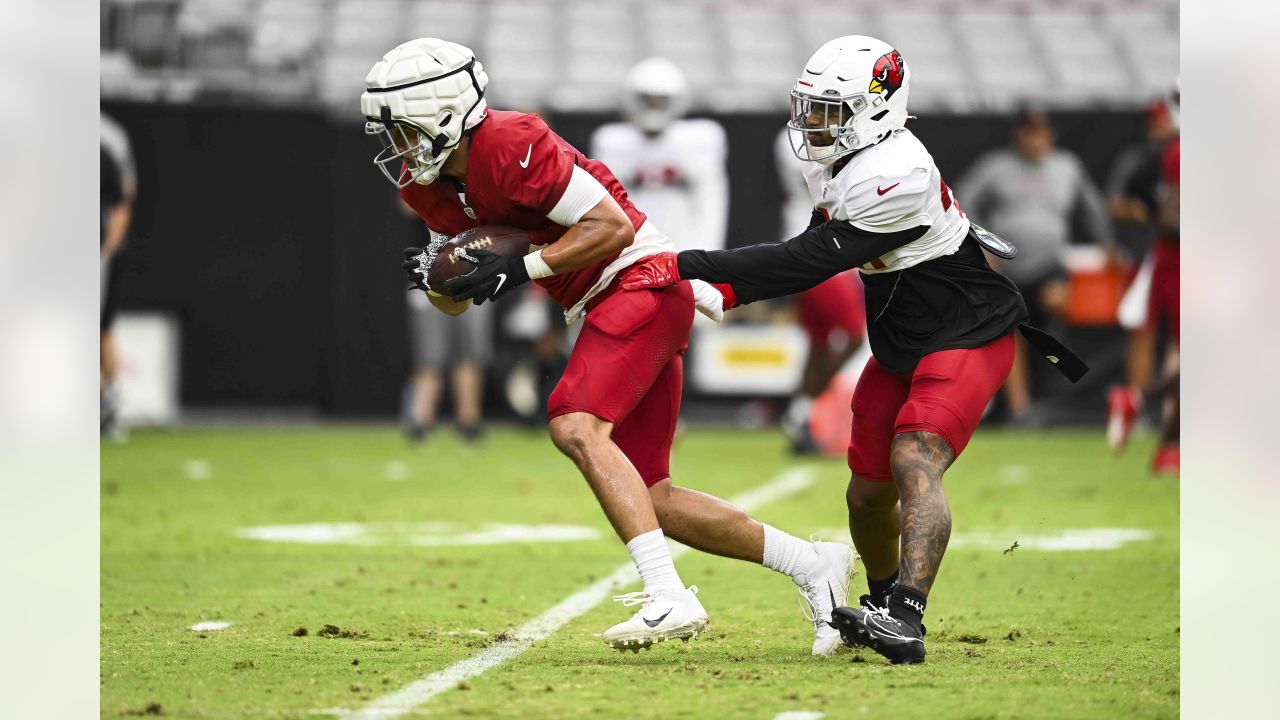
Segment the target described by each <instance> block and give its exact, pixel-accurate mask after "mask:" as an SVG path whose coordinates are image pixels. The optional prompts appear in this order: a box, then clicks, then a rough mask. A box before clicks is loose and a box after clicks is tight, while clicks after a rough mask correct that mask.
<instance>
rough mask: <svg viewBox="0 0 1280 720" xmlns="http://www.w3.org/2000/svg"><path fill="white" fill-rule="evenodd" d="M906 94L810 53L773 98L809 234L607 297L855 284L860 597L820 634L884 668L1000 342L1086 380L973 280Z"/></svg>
mask: <svg viewBox="0 0 1280 720" xmlns="http://www.w3.org/2000/svg"><path fill="white" fill-rule="evenodd" d="M910 77H911V75H910V72H909V70H908V69H907V65H906V62H905V61H904V60H903V58H902V56H901V54H900V53H899V52H898V51H897V50H894V49H893V47H891V46H889V45H888V44H886V43H884V42H882V41H880V40H877V39H875V38H871V37H866V36H863V35H850V36H846V37H842V38H837V39H835V40H832V41H831V42H828V43H827V44H825V45H823V46H822V47H821V48H819V49H818V51H817V52H816V53H814V55H813V57H812V58H810V60H809V62H808V63H807V64H806V65H805V69H804V70H803V71H802V73H801V75H800V77H799V79H798V80H797V81H796V85H795V86H794V88H793V89H792V91H791V95H792V112H791V121H790V123H789V127H790V128H791V134H792V140H793V141H792V147H793V150H794V151H795V153H796V155H797V156H799V157H800V159H801V160H805V161H808V162H806V163H805V170H804V173H805V180H806V182H807V183H808V187H809V194H810V196H811V197H812V199H813V203H814V205H815V209H816V210H817V211H818V212H819V213H820V217H818V218H815V221H814V224H813V225H812V226H811V227H810V228H809V229H808V230H806V231H805V232H803V233H801V234H800V235H798V236H796V237H794V238H792V239H790V240H787V241H785V242H780V243H765V244H760V245H751V246H748V247H740V248H735V249H732V250H721V251H714V252H708V251H705V250H687V251H684V252H681V253H679V254H678V255H671V254H666V255H662V256H660V257H658V258H655V259H654V260H653V261H651V262H649V263H647V264H646V265H644V266H643V267H641V268H638V269H637V271H636V273H635V274H634V275H633V276H631V277H628V278H625V279H624V281H623V287H624V288H628V287H631V288H641V287H665V286H667V285H669V284H670V283H672V282H680V281H682V279H684V280H687V279H694V278H696V279H703V280H707V281H710V282H716V283H727V284H728V285H729V287H728V288H725V289H724V291H723V292H724V293H725V297H726V299H727V301H728V302H729V303H730V304H732V303H735V302H737V303H748V302H754V301H756V300H763V299H766V298H771V297H778V296H781V295H787V294H792V293H797V292H802V291H805V290H807V289H809V288H811V287H813V286H815V285H817V284H818V283H821V282H823V281H825V280H827V279H828V278H830V277H832V276H833V275H836V274H838V273H840V272H843V271H845V270H849V269H851V268H858V270H859V272H861V273H862V276H863V290H864V295H865V299H866V312H867V318H868V323H869V327H868V337H869V339H870V343H871V350H872V355H873V357H872V359H871V360H869V361H868V362H867V365H866V368H865V369H864V370H863V372H862V375H861V377H860V378H859V380H858V385H857V389H856V390H855V391H854V395H853V403H852V411H853V431H852V437H851V438H850V442H849V468H850V470H851V471H852V478H851V480H850V482H849V488H848V492H847V494H846V502H847V504H848V508H849V531H850V534H851V535H852V537H853V541H854V545H855V546H856V547H857V548H858V552H859V554H860V555H861V556H862V558H863V561H864V563H865V565H866V570H867V583H868V589H869V590H870V592H869V593H868V594H867V595H864V596H862V599H861V603H860V604H861V607H858V608H850V607H841V608H836V610H835V611H833V613H832V622H833V624H834V625H835V626H836V627H837V628H838V629H839V630H840V632H841V635H842V636H843V637H844V640H845V642H846V643H847V644H849V645H851V646H861V645H867V646H870V647H872V648H873V649H874V650H876V651H877V652H879V653H880V654H882V655H884V656H885V657H888V658H889V659H890V660H892V661H893V662H895V663H918V662H923V661H924V658H925V651H924V625H923V622H922V621H923V618H924V612H925V606H926V603H927V599H928V595H929V591H930V589H931V588H932V587H933V584H934V581H935V579H936V578H937V575H938V570H939V568H940V566H941V564H942V557H943V554H944V553H945V552H946V549H947V541H948V540H949V539H950V537H951V509H950V506H949V505H948V504H947V498H946V494H945V493H944V492H943V489H942V476H943V473H945V472H946V470H947V469H948V468H949V467H950V466H951V464H952V463H953V462H955V460H956V458H957V457H958V456H959V455H960V453H961V452H962V451H963V450H964V448H965V446H966V445H967V444H968V442H969V439H970V438H971V437H972V436H973V432H974V430H975V429H976V427H977V425H978V421H979V420H980V419H981V417H982V413H983V410H984V409H985V408H986V406H987V403H988V402H990V400H991V397H992V396H993V395H995V393H996V391H997V390H998V389H999V388H1000V386H1001V384H1002V383H1003V382H1004V380H1005V378H1006V377H1007V376H1008V374H1009V369H1010V367H1011V365H1012V363H1013V331H1014V329H1019V330H1021V331H1022V334H1023V335H1024V336H1026V338H1027V340H1028V342H1029V343H1031V344H1032V345H1033V346H1034V347H1036V349H1037V350H1040V351H1041V352H1042V353H1043V354H1044V355H1045V356H1046V357H1047V358H1048V359H1049V360H1050V362H1053V363H1054V364H1055V365H1056V366H1057V367H1059V369H1061V370H1062V371H1063V372H1064V374H1066V375H1068V377H1069V378H1071V379H1073V380H1075V379H1078V378H1079V376H1080V375H1083V374H1084V372H1085V370H1086V369H1087V368H1085V367H1084V365H1083V363H1081V362H1080V360H1079V358H1077V357H1075V355H1074V354H1072V353H1071V352H1070V351H1069V350H1068V349H1067V348H1065V347H1063V346H1062V345H1061V343H1058V342H1057V341H1056V340H1053V338H1051V337H1049V336H1048V335H1046V334H1045V333H1043V332H1042V331H1040V330H1037V329H1035V328H1031V327H1029V326H1027V325H1026V324H1025V323H1026V320H1027V308H1026V304H1025V303H1024V302H1023V299H1022V295H1021V294H1019V292H1018V289H1017V287H1016V286H1015V285H1014V284H1013V283H1012V282H1011V281H1010V280H1008V279H1007V278H1005V277H1004V276H1002V275H1000V274H999V273H997V272H995V271H994V270H992V269H991V267H990V266H989V265H988V264H987V260H986V257H985V256H984V255H983V249H984V248H986V249H988V250H990V251H992V252H995V253H997V254H1000V255H1002V256H1003V257H1006V258H1008V257H1012V255H1013V253H1012V248H1010V247H1009V246H1008V245H1007V243H1004V242H1003V241H1002V240H1000V239H999V238H995V237H993V236H991V234H990V233H987V232H986V231H985V230H982V229H981V228H979V227H978V226H976V225H972V224H971V223H970V222H969V219H968V218H967V217H966V216H965V214H964V213H963V212H962V211H961V210H960V207H959V205H957V204H956V202H955V198H954V197H952V195H951V190H950V188H949V187H947V184H946V183H945V182H944V181H943V180H942V176H941V174H940V173H939V171H938V168H937V166H936V165H935V164H934V162H933V158H932V156H930V155H929V152H928V150H926V149H925V147H924V145H923V144H922V143H921V142H920V141H919V140H918V139H916V137H915V136H914V135H913V134H912V133H911V131H910V130H907V129H906V127H905V125H906V121H907V92H908V85H909V81H910ZM899 505H900V506H901V509H899Z"/></svg>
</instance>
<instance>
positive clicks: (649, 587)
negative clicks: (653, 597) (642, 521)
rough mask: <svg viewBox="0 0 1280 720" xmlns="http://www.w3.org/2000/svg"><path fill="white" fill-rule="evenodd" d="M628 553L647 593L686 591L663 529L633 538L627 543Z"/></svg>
mask: <svg viewBox="0 0 1280 720" xmlns="http://www.w3.org/2000/svg"><path fill="white" fill-rule="evenodd" d="M627 552H629V553H631V559H632V560H633V561H635V564H636V570H639V571H640V579H642V580H644V589H645V592H648V593H659V592H664V591H667V590H684V583H683V582H681V581H680V573H678V572H676V566H675V563H673V562H671V550H670V549H669V548H667V539H666V538H665V537H663V535H662V529H661V528H659V529H657V530H650V531H649V532H647V533H642V534H640V535H637V536H635V537H633V538H631V542H629V543H627Z"/></svg>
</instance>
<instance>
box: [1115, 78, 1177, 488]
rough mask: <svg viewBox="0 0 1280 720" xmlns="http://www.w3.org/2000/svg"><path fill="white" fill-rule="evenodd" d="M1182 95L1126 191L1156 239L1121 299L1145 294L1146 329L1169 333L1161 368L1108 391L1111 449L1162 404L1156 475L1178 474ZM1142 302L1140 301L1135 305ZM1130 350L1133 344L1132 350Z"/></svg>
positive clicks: (1173, 100) (1171, 101) (1170, 104)
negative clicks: (1168, 132) (1164, 133)
mask: <svg viewBox="0 0 1280 720" xmlns="http://www.w3.org/2000/svg"><path fill="white" fill-rule="evenodd" d="M1179 101H1180V95H1179V91H1178V90H1177V89H1176V88H1175V90H1174V92H1173V93H1171V95H1170V96H1169V98H1168V99H1167V100H1166V102H1165V107H1166V108H1167V112H1168V115H1169V121H1170V122H1171V124H1172V126H1173V132H1174V135H1173V137H1171V138H1169V139H1168V140H1166V141H1165V142H1164V143H1163V144H1162V145H1161V146H1160V149H1159V152H1158V153H1157V154H1156V155H1155V156H1154V157H1152V158H1151V162H1150V163H1149V164H1148V165H1144V166H1141V167H1140V168H1139V170H1138V171H1137V172H1135V173H1134V175H1135V180H1134V181H1133V183H1132V184H1131V186H1130V187H1129V188H1127V189H1128V190H1129V194H1130V195H1131V196H1132V197H1134V198H1135V200H1134V202H1136V203H1139V204H1140V209H1141V211H1142V215H1143V216H1145V217H1146V218H1148V219H1149V221H1150V222H1151V224H1152V226H1153V227H1154V228H1155V232H1156V236H1155V243H1154V244H1153V245H1152V248H1151V252H1150V253H1149V254H1148V256H1147V259H1146V260H1145V261H1144V263H1143V265H1144V268H1145V267H1146V266H1147V265H1149V266H1150V277H1149V279H1146V280H1145V283H1143V282H1142V278H1141V276H1140V277H1139V278H1138V279H1135V281H1134V286H1133V287H1131V288H1130V290H1129V292H1128V293H1126V297H1125V303H1126V304H1127V303H1128V302H1129V300H1130V296H1131V295H1136V297H1137V299H1138V300H1139V301H1141V299H1142V298H1141V293H1142V292H1145V293H1146V303H1145V305H1146V307H1145V315H1146V327H1145V328H1143V329H1142V330H1141V332H1144V333H1150V334H1154V333H1155V332H1156V331H1157V330H1158V329H1159V327H1160V326H1161V325H1163V326H1164V327H1165V329H1166V330H1167V331H1168V333H1169V349H1168V352H1167V355H1166V357H1165V361H1164V367H1163V368H1162V369H1161V370H1160V372H1159V373H1158V376H1157V378H1156V379H1155V380H1154V381H1153V382H1147V383H1142V382H1133V380H1134V378H1133V377H1132V374H1131V378H1130V380H1131V382H1130V383H1129V384H1128V385H1127V386H1124V387H1114V388H1112V389H1111V391H1110V393H1109V394H1108V396H1107V441H1108V443H1109V444H1110V445H1111V447H1112V449H1114V450H1117V451H1120V450H1123V449H1124V448H1125V446H1126V444H1127V442H1128V438H1129V434H1130V432H1131V431H1132V430H1133V426H1134V423H1135V421H1136V420H1137V417H1138V414H1139V413H1140V412H1141V410H1142V407H1143V405H1144V404H1146V403H1147V402H1157V403H1160V402H1162V403H1163V404H1164V407H1163V408H1162V410H1163V415H1164V420H1163V424H1162V427H1161V429H1160V445H1159V447H1158V449H1157V450H1156V454H1155V457H1154V458H1152V463H1151V465H1152V470H1153V471H1154V472H1156V473H1160V474H1176V473H1178V472H1179V471H1180V467H1181V462H1180V457H1179V456H1180V453H1179V418H1180V403H1179V395H1180V393H1179V377H1180V374H1179V354H1178V348H1179V343H1180V341H1181V338H1182V327H1181V322H1180V313H1181V295H1180V291H1179V281H1180V279H1181V271H1180V260H1179V251H1180V226H1181V223H1180V221H1179V207H1180V204H1181V199H1180V195H1181V187H1182V176H1181V156H1182V141H1181V138H1180V136H1179V135H1178V134H1177V131H1178V115H1179V113H1178V109H1179ZM1138 307H1141V306H1138ZM1133 351H1134V350H1133V348H1132V347H1131V348H1130V352H1131V353H1132V352H1133Z"/></svg>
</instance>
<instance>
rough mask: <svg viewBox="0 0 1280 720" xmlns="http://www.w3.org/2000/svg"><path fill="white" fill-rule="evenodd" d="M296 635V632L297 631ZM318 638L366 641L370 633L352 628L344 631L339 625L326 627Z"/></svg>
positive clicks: (317, 635) (319, 633)
mask: <svg viewBox="0 0 1280 720" xmlns="http://www.w3.org/2000/svg"><path fill="white" fill-rule="evenodd" d="M295 633H296V631H295ZM316 637H322V638H341V639H344V640H364V639H367V638H368V637H369V633H367V632H365V631H364V630H352V629H350V628H348V629H346V630H343V629H342V628H340V627H338V626H337V625H325V626H324V627H322V628H320V631H319V632H317V633H316Z"/></svg>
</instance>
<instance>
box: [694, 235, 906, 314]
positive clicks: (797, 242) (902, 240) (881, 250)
mask: <svg viewBox="0 0 1280 720" xmlns="http://www.w3.org/2000/svg"><path fill="white" fill-rule="evenodd" d="M928 229H929V228H928V226H925V225H922V226H918V227H913V228H910V229H907V230H900V231H898V232H892V233H873V232H867V231H865V230H859V229H858V228H856V227H854V226H853V225H851V224H849V222H847V221H845V220H832V221H831V222H825V223H823V224H821V225H818V226H815V227H811V228H809V229H808V230H806V231H804V232H802V233H800V234H799V235H797V236H796V237H793V238H791V239H790V240H786V241H783V242H776V243H761V244H759V245H749V246H747V247H741V248H734V249H732V250H714V251H707V250H686V251H684V252H682V253H680V255H679V256H678V260H677V262H678V265H679V269H680V277H682V278H684V279H686V280H705V281H707V282H712V283H728V284H730V285H732V286H733V291H734V293H735V294H736V295H737V296H738V304H740V305H746V304H747V303H751V302H755V301H757V300H765V299H768V298H775V297H781V296H783V295H791V294H793V293H798V292H802V291H804V290H808V289H809V288H811V287H813V286H814V285H817V284H818V283H820V282H822V281H823V280H826V279H827V278H829V277H832V276H833V275H836V274H838V273H841V272H844V271H845V270H848V269H850V268H855V267H858V266H859V265H863V264H866V263H868V262H870V261H872V260H874V259H876V258H878V257H880V256H881V255H884V254H885V253H887V252H890V251H892V250H896V249H898V248H900V247H902V246H903V245H906V244H907V243H909V242H912V241H914V240H918V239H919V238H920V237H922V236H923V235H924V234H925V232H926V231H927V230H928Z"/></svg>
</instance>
